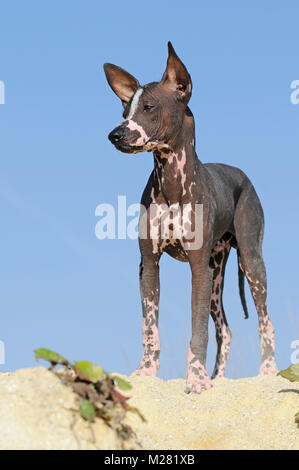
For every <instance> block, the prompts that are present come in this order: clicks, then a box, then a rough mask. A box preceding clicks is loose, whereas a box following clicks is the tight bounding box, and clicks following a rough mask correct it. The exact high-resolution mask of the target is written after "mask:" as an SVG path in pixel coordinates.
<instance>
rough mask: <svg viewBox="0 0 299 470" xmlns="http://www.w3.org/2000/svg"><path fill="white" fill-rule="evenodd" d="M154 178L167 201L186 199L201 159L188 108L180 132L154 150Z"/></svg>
mask: <svg viewBox="0 0 299 470" xmlns="http://www.w3.org/2000/svg"><path fill="white" fill-rule="evenodd" d="M154 163H155V170H154V172H155V173H154V174H155V180H156V184H158V186H159V190H160V191H161V192H162V194H163V196H164V198H165V200H166V201H167V203H168V204H169V205H172V204H176V203H187V202H189V200H190V197H191V188H192V183H193V181H194V179H195V175H196V173H197V172H198V171H199V167H200V162H199V160H198V158H197V155H196V152H195V126H194V118H193V115H192V113H191V111H190V110H189V108H187V110H186V113H185V116H184V119H183V124H182V128H181V131H180V133H179V134H178V135H177V136H176V137H175V139H174V140H173V141H169V143H168V145H167V148H165V149H164V148H163V147H161V150H155V151H154Z"/></svg>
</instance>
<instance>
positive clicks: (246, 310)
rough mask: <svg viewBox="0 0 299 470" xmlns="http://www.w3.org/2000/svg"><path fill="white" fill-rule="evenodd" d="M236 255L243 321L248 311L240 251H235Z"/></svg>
mask: <svg viewBox="0 0 299 470" xmlns="http://www.w3.org/2000/svg"><path fill="white" fill-rule="evenodd" d="M237 254H238V268H239V272H238V276H239V293H240V299H241V303H242V307H243V310H244V314H245V319H247V318H248V316H249V315H248V309H247V304H246V298H245V289H244V277H245V276H244V272H243V269H241V262H240V251H239V250H237Z"/></svg>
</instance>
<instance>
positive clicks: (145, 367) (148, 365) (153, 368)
mask: <svg viewBox="0 0 299 470" xmlns="http://www.w3.org/2000/svg"><path fill="white" fill-rule="evenodd" d="M158 370H159V363H158V362H157V361H150V360H147V361H141V363H140V364H139V366H138V367H137V369H136V370H135V371H134V372H133V373H132V374H131V376H132V377H134V376H136V375H143V376H150V377H156V376H157V373H158Z"/></svg>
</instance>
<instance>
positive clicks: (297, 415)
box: [295, 412, 299, 428]
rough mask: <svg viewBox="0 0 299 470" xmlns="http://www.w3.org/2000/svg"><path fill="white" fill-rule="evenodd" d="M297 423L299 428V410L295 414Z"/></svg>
mask: <svg viewBox="0 0 299 470" xmlns="http://www.w3.org/2000/svg"><path fill="white" fill-rule="evenodd" d="M295 423H296V424H297V427H298V428H299V412H298V413H296V414H295Z"/></svg>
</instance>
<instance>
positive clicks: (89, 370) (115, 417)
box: [34, 348, 145, 439]
mask: <svg viewBox="0 0 299 470" xmlns="http://www.w3.org/2000/svg"><path fill="white" fill-rule="evenodd" d="M34 353H35V358H36V360H39V359H44V360H46V361H48V362H50V370H51V371H52V372H53V373H54V374H55V375H56V376H57V377H59V379H60V380H61V381H62V382H63V383H64V384H65V385H68V386H70V387H71V388H72V390H73V391H74V392H75V394H76V395H77V397H78V400H79V406H78V412H79V414H80V415H81V416H82V418H84V419H85V420H86V421H88V422H89V423H92V422H94V420H95V418H96V417H100V418H102V419H103V420H104V421H105V422H106V424H107V425H108V426H110V427H111V428H113V429H115V431H116V432H117V433H118V435H119V437H121V438H122V439H128V438H130V437H134V436H135V435H134V432H133V430H132V429H131V427H130V426H128V425H126V424H124V423H123V422H122V421H123V419H124V417H125V414H126V412H128V411H130V412H133V413H136V414H137V415H138V416H139V417H140V418H141V420H142V421H145V418H144V417H143V415H142V414H141V413H140V411H139V410H138V409H137V408H134V407H132V406H130V405H129V404H128V400H129V397H125V396H124V395H123V394H122V393H121V392H119V391H118V390H117V388H118V389H119V390H124V391H125V390H131V388H132V386H131V385H130V384H129V383H128V382H127V381H126V380H124V379H123V378H121V377H118V376H116V375H110V374H109V373H108V372H106V371H104V369H103V368H102V367H101V366H99V365H95V364H93V363H92V362H89V361H78V362H75V363H74V364H71V363H70V362H69V361H68V360H67V359H65V358H64V357H62V356H60V355H59V354H57V353H56V352H54V351H51V350H50V349H46V348H39V349H36V350H35V351H34ZM57 365H61V366H63V369H62V370H59V371H57V370H56V369H55V367H56V366H57Z"/></svg>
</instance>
